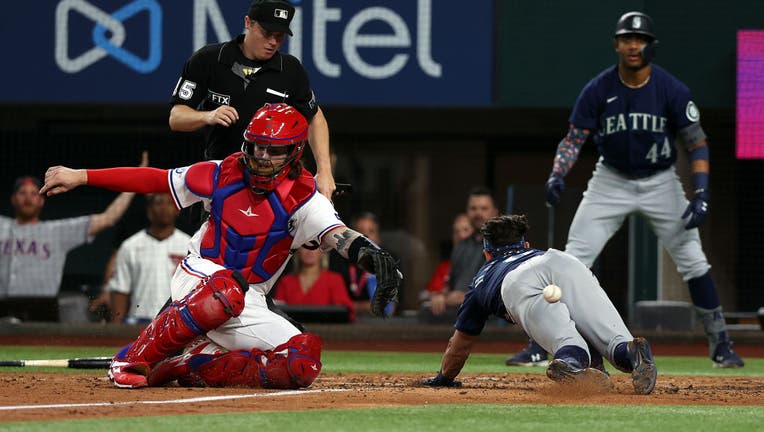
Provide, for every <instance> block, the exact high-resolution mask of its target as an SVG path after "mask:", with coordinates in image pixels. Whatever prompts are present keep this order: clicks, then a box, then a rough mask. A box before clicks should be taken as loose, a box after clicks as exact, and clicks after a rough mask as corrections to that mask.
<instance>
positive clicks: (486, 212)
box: [430, 187, 499, 315]
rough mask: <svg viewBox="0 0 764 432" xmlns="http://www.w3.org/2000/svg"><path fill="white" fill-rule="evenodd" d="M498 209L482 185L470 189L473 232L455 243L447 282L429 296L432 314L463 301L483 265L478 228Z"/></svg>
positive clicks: (468, 212)
mask: <svg viewBox="0 0 764 432" xmlns="http://www.w3.org/2000/svg"><path fill="white" fill-rule="evenodd" d="M498 214H499V209H498V208H497V207H496V202H495V201H494V199H493V195H492V194H491V191H490V189H488V188H485V187H475V188H473V189H472V190H471V191H470V193H469V195H468V196H467V217H468V218H469V221H470V224H471V225H472V229H473V232H472V235H470V236H469V237H467V238H465V239H464V240H462V241H460V242H459V243H457V244H456V246H454V250H453V252H452V253H451V271H450V272H449V274H448V285H447V286H444V287H443V290H442V291H441V292H440V293H436V294H433V295H432V296H431V297H430V308H431V311H432V314H433V315H442V314H443V313H444V312H445V311H446V308H453V309H454V310H455V308H456V307H457V306H458V305H460V304H462V301H463V300H464V293H466V292H467V289H468V288H469V286H470V283H472V278H473V277H474V276H475V273H477V271H478V269H480V267H481V266H482V265H483V263H484V262H485V259H484V258H483V236H482V235H481V234H480V227H481V226H483V223H485V221H487V220H488V219H490V218H492V217H495V216H498Z"/></svg>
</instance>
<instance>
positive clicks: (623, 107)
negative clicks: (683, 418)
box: [546, 12, 743, 367]
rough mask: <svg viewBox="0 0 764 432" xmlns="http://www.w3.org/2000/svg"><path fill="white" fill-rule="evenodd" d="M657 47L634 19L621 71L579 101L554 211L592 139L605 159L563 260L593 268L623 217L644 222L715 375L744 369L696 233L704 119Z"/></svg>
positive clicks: (621, 52) (625, 23) (550, 191)
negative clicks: (685, 168)
mask: <svg viewBox="0 0 764 432" xmlns="http://www.w3.org/2000/svg"><path fill="white" fill-rule="evenodd" d="M656 44H657V40H656V37H655V33H654V31H653V21H652V19H651V18H650V17H649V16H647V15H645V14H643V13H641V12H629V13H626V14H624V15H623V16H622V17H621V18H620V19H619V20H618V23H617V24H616V27H615V38H614V39H613V47H614V49H615V52H616V54H618V64H617V65H615V66H611V67H609V68H607V69H605V70H604V71H602V72H601V73H600V74H599V75H597V76H596V77H594V79H592V80H591V81H589V83H588V84H587V85H586V87H584V89H583V90H582V91H581V94H580V95H579V96H578V100H577V101H576V104H575V106H574V107H573V113H572V114H571V115H570V129H569V131H568V134H567V136H565V138H563V140H562V141H561V142H560V144H559V146H558V147H557V154H556V156H555V158H554V165H553V167H552V173H551V174H550V175H549V179H548V180H547V182H546V200H547V202H548V203H549V204H551V205H557V203H558V201H559V198H560V194H561V193H562V192H563V190H564V188H565V183H564V181H563V177H565V175H566V174H567V173H568V171H569V170H570V169H571V168H572V167H573V164H574V163H575V162H576V159H577V157H578V153H579V150H580V148H581V146H582V145H583V144H584V142H586V140H587V139H588V138H589V137H590V136H591V138H592V139H593V141H594V143H595V144H596V145H597V150H598V151H599V153H600V159H599V161H598V162H597V165H596V168H595V170H594V174H593V175H592V178H591V180H589V185H588V187H587V190H586V192H584V198H583V200H582V201H581V204H580V205H579V207H578V210H577V211H576V215H575V217H574V218H573V223H572V225H571V227H570V232H569V234H568V243H567V245H566V246H565V251H566V252H568V253H570V254H571V255H573V256H575V257H576V258H578V259H580V260H581V261H582V262H583V263H584V264H585V265H587V266H591V265H592V264H593V263H594V260H595V259H596V258H597V256H598V255H599V254H600V252H601V251H602V248H603V247H604V246H605V243H607V241H608V240H609V239H610V237H612V236H613V234H614V233H615V232H616V231H617V230H618V228H619V227H620V226H621V225H622V224H623V221H624V219H625V218H626V216H628V215H630V214H632V213H639V214H642V215H644V216H645V217H646V218H647V219H648V220H649V221H650V225H651V226H652V227H653V230H654V231H655V233H656V235H657V236H658V238H659V239H660V240H661V242H662V243H663V245H664V247H665V248H666V250H667V251H668V252H669V254H670V255H671V257H672V259H673V260H674V263H675V264H676V266H677V269H678V270H679V272H680V273H681V274H682V277H683V279H684V280H685V281H686V282H687V285H688V287H689V290H690V297H691V298H692V302H693V304H694V306H695V310H696V312H697V314H698V316H699V317H700V319H701V320H702V322H703V327H704V328H705V332H706V335H707V336H708V341H709V351H710V355H711V360H712V361H713V364H714V366H717V367H743V361H742V360H741V359H740V357H739V356H738V355H737V354H736V353H735V352H734V351H733V350H732V342H731V341H730V339H729V336H728V335H727V331H726V325H725V322H724V316H723V315H722V307H721V304H720V303H719V296H718V294H717V291H716V286H715V285H714V281H713V280H712V279H711V274H710V273H709V269H710V267H711V266H710V265H709V264H708V261H707V260H706V256H705V254H704V253H703V249H702V246H701V242H700V234H699V232H698V226H700V225H701V224H702V223H703V222H704V221H705V219H706V216H707V215H708V211H709V207H708V203H709V198H710V195H709V191H708V175H709V162H708V156H709V151H708V146H707V145H706V135H705V133H704V132H703V128H702V127H701V126H700V111H698V107H697V106H696V105H695V103H694V102H693V101H692V97H691V95H690V90H689V89H688V88H687V86H686V85H685V84H683V83H682V82H681V81H679V80H677V79H676V78H675V77H673V76H672V75H670V74H669V73H668V72H666V70H664V69H663V68H661V67H660V66H658V65H656V64H653V63H652V59H653V56H654V55H655V46H656ZM677 141H678V142H679V143H680V144H681V146H682V147H684V149H685V150H686V151H687V154H688V159H689V161H690V166H691V171H692V181H693V186H694V191H695V192H694V193H693V196H692V198H691V199H690V200H689V201H688V200H687V199H686V198H685V195H684V191H683V190H682V185H681V183H680V182H679V178H678V176H677V175H676V172H675V170H674V163H675V162H676V156H677V148H676V146H675V142H677Z"/></svg>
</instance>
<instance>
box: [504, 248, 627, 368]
mask: <svg viewBox="0 0 764 432" xmlns="http://www.w3.org/2000/svg"><path fill="white" fill-rule="evenodd" d="M550 284H554V285H557V286H559V287H560V290H561V291H562V299H561V300H560V301H558V302H556V303H548V302H547V301H546V300H544V295H543V294H542V290H543V289H544V287H546V286H547V285H550ZM501 297H502V300H503V301H504V306H505V307H506V308H507V312H509V315H510V317H511V318H512V320H513V321H514V322H516V323H517V324H519V325H520V327H522V328H523V330H525V332H526V333H527V334H528V336H530V337H531V338H532V339H533V340H535V341H536V342H538V344H539V345H541V346H542V347H543V348H544V349H545V350H547V351H548V352H550V353H553V354H554V353H555V352H557V350H559V349H560V348H561V347H563V346H566V345H575V346H578V347H581V348H583V349H584V351H586V352H587V353H588V352H589V349H588V346H587V344H586V340H588V341H589V342H591V344H592V345H593V346H594V347H595V348H596V349H597V351H599V352H600V353H602V355H603V356H604V357H606V358H607V359H608V360H610V362H611V363H612V361H613V351H614V350H615V347H616V346H617V345H618V344H619V343H621V342H628V341H630V340H632V339H634V337H633V336H632V335H631V333H630V332H629V330H628V329H627V328H626V324H624V322H623V319H621V316H620V315H619V314H618V311H617V310H616V309H615V306H613V303H612V302H611V301H610V299H609V298H608V296H607V294H606V293H605V291H604V290H603V289H602V287H601V286H600V284H599V282H598V281H597V278H595V277H594V275H593V274H592V272H591V271H590V270H589V269H588V268H587V267H586V266H585V265H584V264H583V263H581V261H579V260H577V259H576V258H575V257H573V256H572V255H570V254H567V253H565V252H561V251H558V250H556V249H549V250H547V251H546V253H544V255H540V256H537V257H533V258H531V259H529V260H528V261H526V262H524V263H522V264H520V266H518V267H517V268H516V269H514V270H512V271H511V272H509V273H508V274H507V276H506V277H505V278H504V281H503V282H502V285H501Z"/></svg>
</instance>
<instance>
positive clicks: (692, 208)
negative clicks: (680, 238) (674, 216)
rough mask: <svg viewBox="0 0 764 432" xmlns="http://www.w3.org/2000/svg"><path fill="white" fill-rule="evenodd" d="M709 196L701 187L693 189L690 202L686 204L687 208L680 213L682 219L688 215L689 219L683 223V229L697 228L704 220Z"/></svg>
mask: <svg viewBox="0 0 764 432" xmlns="http://www.w3.org/2000/svg"><path fill="white" fill-rule="evenodd" d="M710 199H711V196H710V195H709V193H708V192H706V191H705V190H703V189H699V190H697V191H695V196H694V197H692V200H690V204H688V205H687V209H686V210H685V211H684V214H683V215H682V219H685V218H687V217H688V216H689V220H688V221H687V223H686V224H685V225H684V229H688V230H689V229H693V228H697V227H699V226H700V225H702V224H703V222H705V221H706V217H707V216H708V201H709V200H710Z"/></svg>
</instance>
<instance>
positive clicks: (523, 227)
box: [422, 215, 658, 394]
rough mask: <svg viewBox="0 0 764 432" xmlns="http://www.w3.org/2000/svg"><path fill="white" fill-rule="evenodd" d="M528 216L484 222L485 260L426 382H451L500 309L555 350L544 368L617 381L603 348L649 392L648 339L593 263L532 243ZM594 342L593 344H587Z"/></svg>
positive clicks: (556, 375)
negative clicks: (637, 332)
mask: <svg viewBox="0 0 764 432" xmlns="http://www.w3.org/2000/svg"><path fill="white" fill-rule="evenodd" d="M527 230H528V220H527V218H526V217H525V216H521V215H511V216H499V217H495V218H492V219H489V220H488V221H487V222H486V223H485V225H483V227H482V228H481V232H482V234H483V255H484V257H485V260H486V263H485V264H484V265H483V267H481V268H480V270H479V271H478V273H477V275H476V276H475V278H474V279H473V281H472V285H470V289H469V291H468V292H467V295H466V296H465V297H464V303H462V306H461V307H460V308H459V311H458V315H457V318H456V324H455V325H454V328H455V329H456V330H454V334H453V336H452V337H451V339H450V340H449V341H448V347H447V348H446V352H445V353H444V355H443V360H442V363H441V369H440V371H439V372H438V375H437V376H436V377H434V378H430V379H428V380H425V381H423V382H422V384H424V385H429V386H434V387H454V386H457V387H458V386H459V385H460V384H461V383H459V382H458V381H454V379H455V378H456V376H457V375H458V374H459V372H460V371H461V370H462V367H463V366H464V363H465V362H466V361H467V358H468V357H469V354H470V351H471V350H472V346H473V345H474V343H475V342H476V341H477V338H478V336H479V335H480V333H481V332H482V330H483V327H484V326H485V323H486V321H487V320H488V318H489V317H490V316H492V315H496V316H499V317H502V318H505V319H508V320H510V321H513V322H515V323H517V324H518V325H520V326H521V327H522V328H523V330H525V331H526V332H527V333H528V335H530V336H531V337H532V338H533V339H534V340H536V341H538V343H539V344H541V346H542V347H544V349H546V350H547V351H549V352H552V353H554V359H553V360H552V361H551V362H550V363H549V366H548V367H547V370H546V374H547V376H548V377H549V378H550V379H552V380H554V381H557V382H561V383H585V382H591V383H594V384H599V385H601V386H602V387H605V388H609V387H611V386H612V383H610V377H609V376H608V375H607V373H606V372H604V368H603V365H602V363H601V361H602V358H601V357H598V356H597V355H595V352H596V351H598V352H601V353H603V354H604V355H605V357H607V359H608V360H609V361H610V362H611V363H612V364H613V366H615V367H616V368H617V369H618V370H620V371H623V372H630V373H631V378H632V384H633V385H634V390H635V392H636V393H638V394H649V393H650V392H652V391H653V388H654V387H655V382H656V379H657V376H658V369H657V368H656V366H655V363H654V361H653V356H652V352H651V350H650V344H648V342H647V341H646V340H645V339H644V338H634V337H633V336H632V335H631V333H629V330H628V329H627V328H626V325H625V324H624V323H623V320H622V319H621V317H620V315H618V311H616V309H615V306H613V303H611V302H610V299H609V298H608V297H607V294H605V292H604V291H603V289H602V287H600V284H599V282H598V281H597V278H595V277H594V275H593V274H592V272H591V271H589V269H588V268H587V267H586V266H585V265H583V264H582V263H581V261H579V260H577V259H576V258H574V257H573V256H571V255H570V254H567V253H565V252H561V251H558V250H555V249H549V250H547V251H546V252H544V251H541V250H538V249H531V248H530V246H529V244H528V243H527V242H526V241H525V234H526V232H527ZM548 285H557V286H559V287H560V288H561V291H562V297H561V298H560V299H550V300H549V301H547V300H545V298H544V296H543V293H542V292H543V290H544V288H545V287H546V286H548ZM590 344H591V346H592V347H593V350H594V351H593V350H592V349H590V348H589V346H590Z"/></svg>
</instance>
